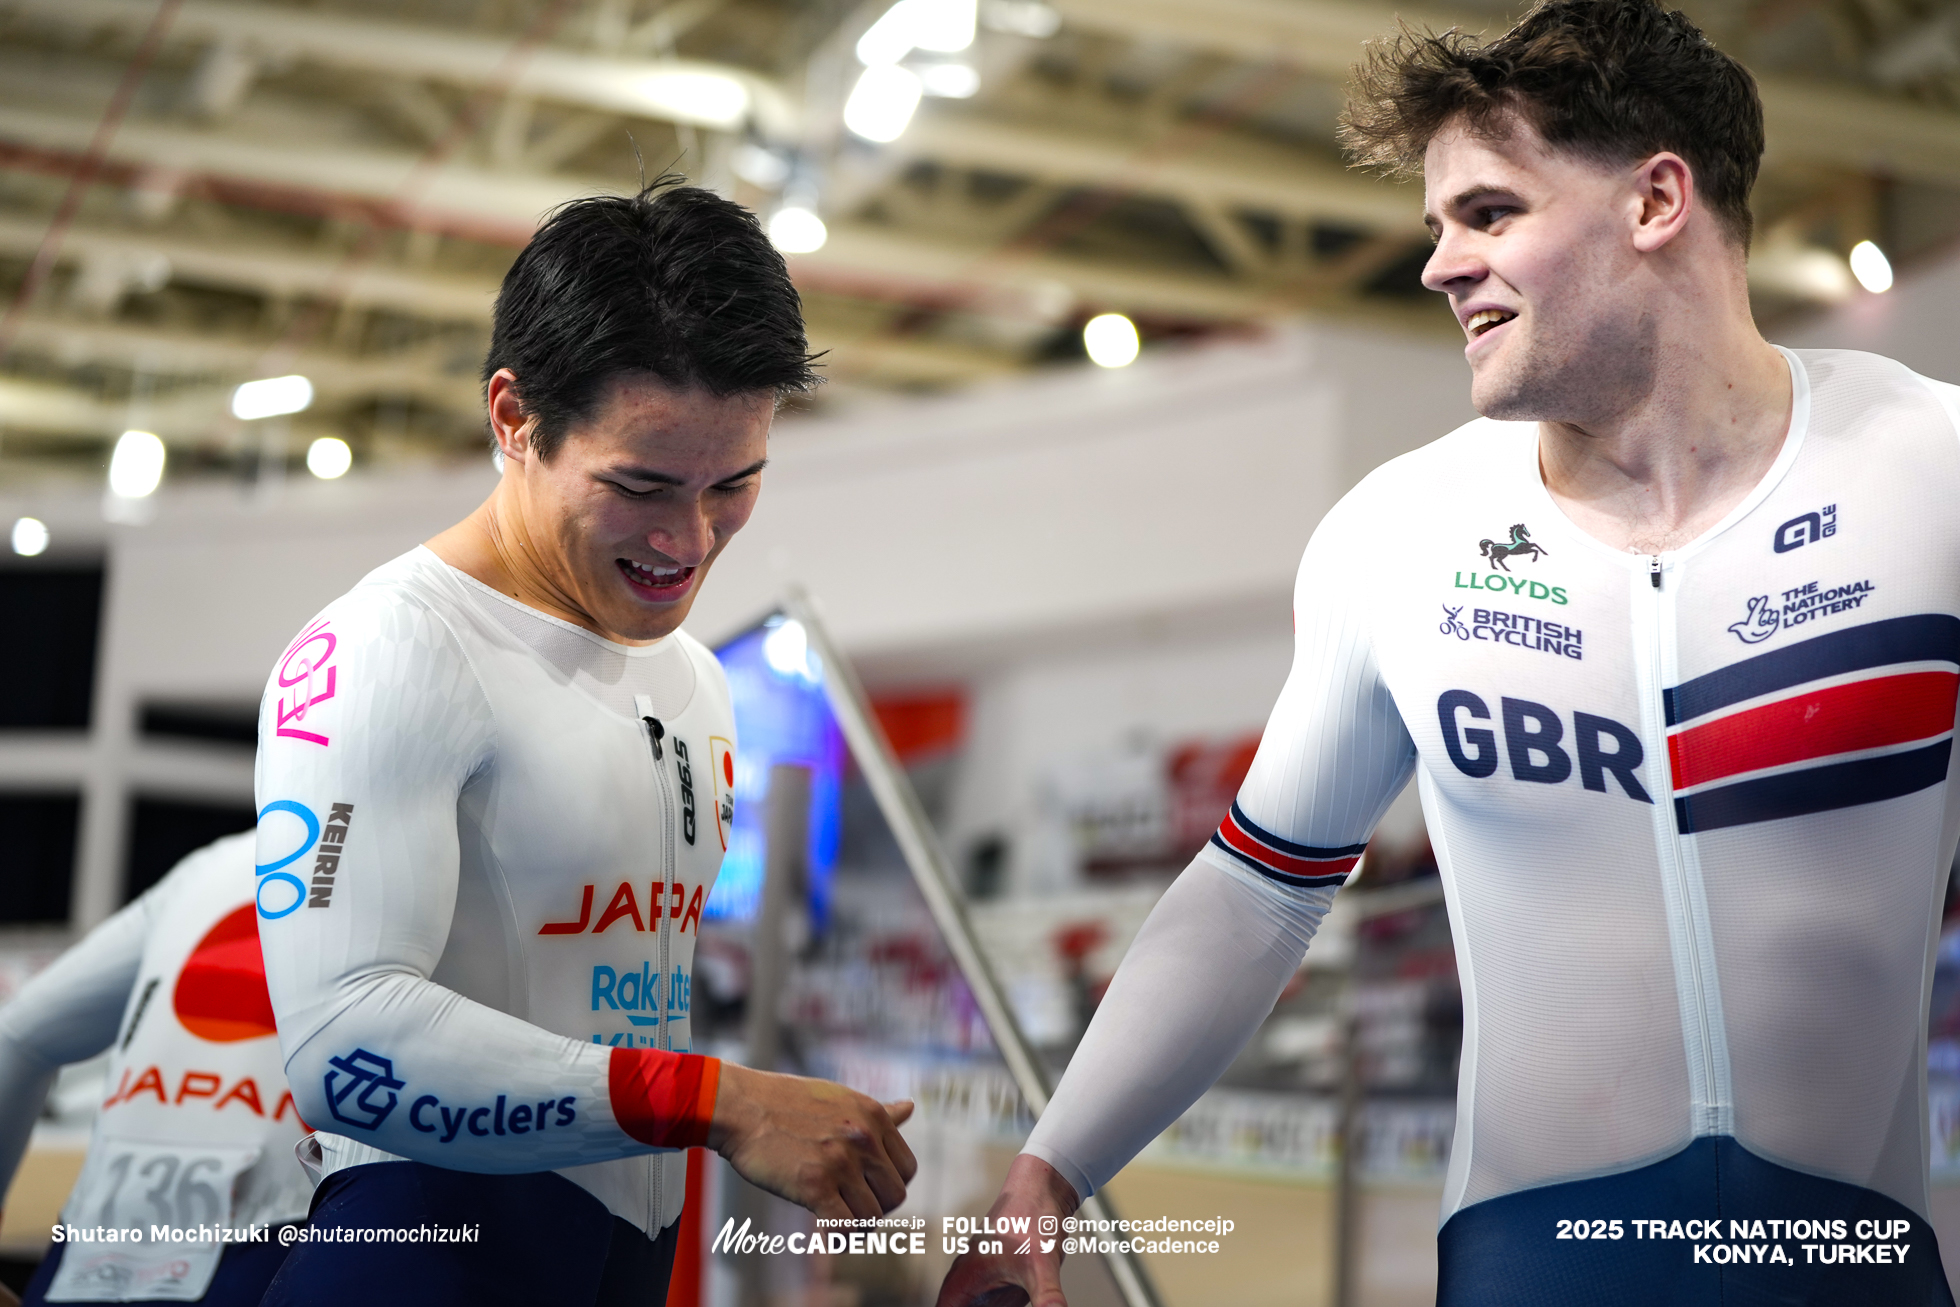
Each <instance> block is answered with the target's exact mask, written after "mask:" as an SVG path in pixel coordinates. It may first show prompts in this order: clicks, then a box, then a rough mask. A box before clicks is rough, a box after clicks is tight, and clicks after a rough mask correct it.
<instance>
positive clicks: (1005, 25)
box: [980, 0, 1062, 41]
mask: <svg viewBox="0 0 1960 1307" xmlns="http://www.w3.org/2000/svg"><path fill="white" fill-rule="evenodd" d="M980 21H981V22H983V23H985V24H986V25H987V26H988V27H989V28H991V29H992V30H994V31H996V32H1008V33H1011V34H1012V35H1014V36H1031V37H1033V38H1034V39H1035V40H1037V41H1045V40H1047V39H1048V38H1049V37H1051V36H1053V35H1054V34H1055V33H1057V32H1059V31H1061V30H1062V16H1061V14H1060V13H1059V12H1058V11H1057V10H1056V9H1055V6H1053V5H1051V4H1045V3H1043V0H981V4H980Z"/></svg>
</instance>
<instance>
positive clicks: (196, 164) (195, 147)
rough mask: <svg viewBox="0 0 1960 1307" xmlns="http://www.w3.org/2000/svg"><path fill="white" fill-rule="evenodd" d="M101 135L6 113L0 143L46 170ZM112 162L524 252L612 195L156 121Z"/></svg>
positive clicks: (137, 130) (89, 124)
mask: <svg viewBox="0 0 1960 1307" xmlns="http://www.w3.org/2000/svg"><path fill="white" fill-rule="evenodd" d="M94 131H95V124H94V122H93V121H91V120H89V119H85V118H81V117H77V116H74V115H68V114H54V113H45V112H42V111H40V110H35V109H22V108H18V107H5V108H0V142H4V143H6V144H8V145H11V146H14V147H16V148H17V149H18V148H19V147H25V148H26V149H27V150H30V151H39V152H41V153H42V154H43V155H45V156H49V157H48V162H49V163H50V165H53V164H58V163H59V162H61V161H62V160H75V159H79V158H80V157H81V155H82V153H83V152H84V151H85V150H87V148H88V145H89V141H90V138H91V137H92V136H93V134H94ZM106 162H107V163H108V164H109V165H111V166H112V167H113V168H115V169H117V170H119V171H121V172H123V173H124V174H128V175H133V176H135V177H139V178H140V177H143V176H146V175H147V176H154V175H156V174H157V173H158V172H165V173H178V174H184V175H186V176H187V178H189V179H191V180H195V179H196V178H199V177H215V178H218V179H230V180H236V181H239V182H243V183H247V184H250V185H256V186H259V187H261V188H264V193H263V196H262V203H263V206H264V207H267V208H281V207H305V206H307V205H311V206H312V207H313V208H314V209H315V210H316V211H322V212H332V211H334V208H335V204H336V202H338V203H339V204H340V206H341V207H343V208H352V207H355V203H356V202H358V204H360V205H365V206H368V207H370V208H372V209H374V210H375V211H377V212H380V213H382V214H383V215H384V216H386V217H388V218H389V219H390V220H392V221H394V222H395V223H397V224H398V225H401V226H408V227H422V228H428V229H432V230H439V231H450V232H454V233H456V234H458V235H463V236H468V237H470V238H472V239H477V240H484V241H490V242H494V243H499V244H506V245H511V246H521V245H523V244H524V243H525V242H527V241H528V240H530V238H531V233H532V232H533V231H534V230H536V227H537V223H538V220H539V219H540V218H541V217H542V216H543V215H544V214H545V212H546V211H547V210H549V209H551V208H553V207H554V206H556V205H558V204H561V203H563V202H564V201H566V200H569V199H572V198H574V197H576V196H579V195H590V194H594V193H597V192H601V191H609V190H613V189H615V188H613V187H610V186H608V185H606V184H605V183H603V182H596V181H585V180H582V179H580V178H576V177H552V176H541V175H538V174H535V173H533V174H525V173H520V172H509V171H504V172H493V171H490V170H488V169H483V168H477V167H473V166H471V165H469V164H465V163H458V162H454V161H449V162H445V163H443V164H441V165H440V166H438V167H436V168H433V169H429V170H428V171H427V172H426V173H425V172H424V171H423V169H422V163H421V160H420V158H419V157H418V156H416V155H413V154H408V153H405V152H401V151H385V150H369V149H360V148H356V147H352V146H347V145H341V144H334V145H323V146H318V147H310V146H308V145H306V144H305V143H303V142H295V141H284V142H281V143H278V144H273V143H271V142H266V141H260V140H254V139H250V138H248V137H246V136H243V135H240V134H236V133H231V132H225V131H196V130H192V129H190V128H186V127H181V126H175V125H172V124H168V123H160V122H155V121H149V122H141V121H138V122H125V123H124V124H123V125H122V127H121V129H120V130H119V131H118V132H117V133H116V137H115V140H114V142H113V143H112V144H111V145H110V147H109V149H108V152H107V156H106Z"/></svg>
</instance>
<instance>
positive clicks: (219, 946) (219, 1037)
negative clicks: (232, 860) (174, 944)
mask: <svg viewBox="0 0 1960 1307" xmlns="http://www.w3.org/2000/svg"><path fill="white" fill-rule="evenodd" d="M170 1005H171V1007H172V1008H173V1009H174V1010H175V1011H176V1013H177V1020H178V1021H180V1022H181V1023H183V1027H184V1029H186V1030H188V1031H190V1032H191V1033H192V1034H193V1035H196V1036H197V1037H198V1038H199V1039H208V1040H210V1041H211V1042H212V1043H215V1044H232V1043H236V1042H238V1041H239V1040H241V1039H258V1038H260V1037H261V1036H264V1035H272V1034H277V1033H278V1027H277V1026H276V1025H274V1024H273V1020H272V996H271V995H270V994H268V993H266V989H265V956H264V955H263V954H262V953H260V952H259V923H258V918H257V915H256V914H255V913H254V912H253V910H252V905H251V904H249V903H247V904H245V905H243V906H242V907H240V908H238V909H237V910H235V911H233V912H231V913H230V914H228V915H227V916H226V917H225V919H224V920H223V921H220V922H219V923H218V924H217V925H215V926H213V927H211V929H210V931H209V932H208V933H206V935H205V936H204V938H203V939H201V940H199V941H198V944H197V947H196V948H194V949H192V950H191V955H190V957H189V958H187V959H186V960H185V962H184V969H183V970H182V971H180V972H178V973H177V988H176V989H175V990H174V991H173V992H172V994H171V999H170Z"/></svg>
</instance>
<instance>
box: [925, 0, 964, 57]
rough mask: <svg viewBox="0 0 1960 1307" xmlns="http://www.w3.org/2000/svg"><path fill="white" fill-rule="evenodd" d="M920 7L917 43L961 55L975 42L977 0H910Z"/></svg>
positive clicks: (945, 52)
mask: <svg viewBox="0 0 1960 1307" xmlns="http://www.w3.org/2000/svg"><path fill="white" fill-rule="evenodd" d="M909 2H910V3H911V4H913V5H916V6H918V15H917V17H915V18H914V19H913V28H912V38H913V44H915V45H917V46H918V47H919V49H921V50H930V51H932V52H933V53H934V54H958V53H959V52H960V51H962V50H964V49H966V48H967V47H968V46H970V45H972V44H973V28H974V23H975V20H976V18H977V13H976V10H977V8H978V5H977V3H976V0H909Z"/></svg>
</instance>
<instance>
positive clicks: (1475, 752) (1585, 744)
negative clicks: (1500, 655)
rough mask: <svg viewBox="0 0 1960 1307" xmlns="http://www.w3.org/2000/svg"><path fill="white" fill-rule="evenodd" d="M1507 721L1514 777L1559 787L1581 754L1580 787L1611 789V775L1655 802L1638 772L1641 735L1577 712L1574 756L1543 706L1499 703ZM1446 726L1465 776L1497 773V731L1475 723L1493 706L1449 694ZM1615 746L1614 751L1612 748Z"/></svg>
mask: <svg viewBox="0 0 1960 1307" xmlns="http://www.w3.org/2000/svg"><path fill="white" fill-rule="evenodd" d="M1498 703H1499V707H1500V711H1501V712H1502V713H1503V719H1504V722H1503V724H1504V758H1505V761H1508V762H1509V763H1510V767H1511V779H1513V780H1518V781H1535V782H1537V783H1538V784H1541V785H1557V784H1559V783H1560V782H1562V781H1565V780H1567V779H1569V778H1570V777H1571V775H1572V763H1573V754H1577V755H1578V763H1579V783H1580V784H1581V785H1583V786H1585V788H1587V789H1589V790H1598V791H1600V792H1601V793H1605V792H1606V791H1607V785H1606V777H1607V775H1608V773H1611V775H1612V776H1613V778H1614V779H1615V780H1617V781H1618V782H1619V783H1620V789H1621V790H1622V791H1624V792H1625V794H1626V796H1627V797H1628V798H1630V799H1638V800H1639V801H1640V802H1642V803H1652V802H1653V799H1652V798H1651V797H1649V796H1648V794H1647V790H1646V788H1645V787H1644V786H1642V785H1641V783H1640V777H1639V776H1638V775H1637V774H1636V773H1637V772H1638V771H1639V769H1640V764H1641V762H1642V761H1643V760H1644V759H1645V757H1646V750H1645V749H1643V748H1642V747H1641V744H1640V737H1639V736H1638V735H1636V734H1634V732H1633V731H1632V730H1630V729H1629V728H1627V727H1626V726H1623V725H1621V724H1620V723H1619V722H1616V721H1614V720H1613V719H1612V718H1610V717H1600V716H1597V715H1596V714H1593V713H1589V712H1577V711H1575V712H1574V713H1573V714H1572V752H1571V753H1568V752H1567V751H1566V749H1565V746H1564V743H1563V742H1564V740H1565V722H1564V720H1563V719H1562V718H1561V717H1560V716H1559V714H1558V713H1557V712H1556V711H1555V710H1553V709H1551V708H1548V707H1546V706H1545V705H1544V704H1542V703H1533V702H1532V701H1531V700H1529V699H1513V698H1511V697H1509V696H1508V695H1507V696H1505V697H1504V698H1502V699H1500V700H1499V701H1498ZM1436 716H1437V718H1438V720H1439V722H1440V723H1441V725H1442V728H1443V749H1444V750H1445V752H1447V753H1448V754H1449V756H1450V762H1451V763H1453V764H1454V765H1455V767H1456V769H1457V770H1458V771H1460V772H1462V773H1463V774H1464V775H1465V776H1475V777H1478V778H1480V779H1481V778H1483V777H1486V776H1493V775H1495V774H1496V773H1497V765H1498V751H1497V733H1496V732H1495V731H1492V730H1490V729H1489V728H1487V727H1482V726H1475V725H1471V723H1472V722H1480V721H1489V720H1491V716H1490V708H1489V707H1488V706H1487V705H1486V704H1485V703H1484V701H1483V700H1482V699H1480V698H1478V697H1477V696H1476V695H1474V694H1472V693H1471V692H1470V691H1468V690H1445V691H1443V693H1442V696H1441V697H1440V698H1438V699H1437V700H1436ZM1609 746H1610V747H1609Z"/></svg>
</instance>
